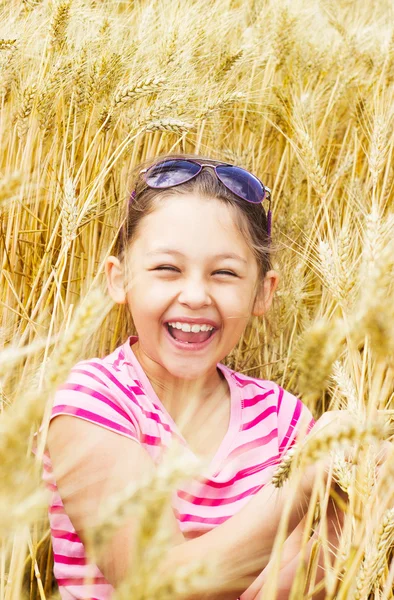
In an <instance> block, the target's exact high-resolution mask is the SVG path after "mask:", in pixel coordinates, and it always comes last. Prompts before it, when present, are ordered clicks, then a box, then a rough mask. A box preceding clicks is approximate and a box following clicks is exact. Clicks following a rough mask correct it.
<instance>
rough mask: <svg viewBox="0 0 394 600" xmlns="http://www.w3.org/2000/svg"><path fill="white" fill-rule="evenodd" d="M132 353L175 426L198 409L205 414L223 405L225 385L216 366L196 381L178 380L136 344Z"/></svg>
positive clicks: (183, 421) (187, 418) (187, 419)
mask: <svg viewBox="0 0 394 600" xmlns="http://www.w3.org/2000/svg"><path fill="white" fill-rule="evenodd" d="M133 352H134V355H135V356H136V358H137V360H138V362H139V363H140V365H141V366H142V368H143V369H144V372H145V374H146V376H147V377H148V379H149V381H150V383H151V385H152V387H153V389H154V391H155V392H156V395H157V397H158V398H159V400H160V402H161V403H162V404H163V405H164V407H165V408H166V410H167V411H168V413H169V414H170V415H171V417H172V419H173V420H174V421H175V423H176V424H177V425H179V426H181V425H182V424H184V423H187V422H188V421H190V419H192V418H193V417H194V416H195V415H196V414H197V413H199V412H201V409H204V411H207V412H208V411H210V410H211V409H214V408H215V407H216V406H218V405H219V404H220V403H223V398H224V397H225V396H226V394H227V392H228V384H227V381H226V379H225V377H224V376H223V374H222V373H221V372H220V371H219V369H217V367H216V365H215V367H214V368H213V369H212V370H211V371H210V372H209V373H207V374H206V375H204V377H201V378H199V379H180V378H177V377H173V376H171V375H169V374H168V372H166V371H165V369H163V367H162V366H161V365H159V364H158V363H156V362H155V361H153V360H152V359H151V358H149V357H148V356H146V354H145V353H144V351H143V350H142V349H141V347H140V345H139V342H136V343H135V344H133Z"/></svg>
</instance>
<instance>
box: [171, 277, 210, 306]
mask: <svg viewBox="0 0 394 600" xmlns="http://www.w3.org/2000/svg"><path fill="white" fill-rule="evenodd" d="M178 300H179V302H180V304H182V305H183V306H189V307H190V308H191V309H194V310H196V309H199V308H200V307H201V306H209V305H210V304H212V299H211V296H210V294H209V286H208V284H207V283H206V282H205V281H204V280H203V279H202V278H201V277H197V276H196V277H188V278H187V279H184V280H183V282H182V289H181V292H180V294H179V296H178Z"/></svg>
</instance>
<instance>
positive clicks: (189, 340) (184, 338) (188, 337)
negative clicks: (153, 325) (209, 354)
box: [165, 323, 216, 344]
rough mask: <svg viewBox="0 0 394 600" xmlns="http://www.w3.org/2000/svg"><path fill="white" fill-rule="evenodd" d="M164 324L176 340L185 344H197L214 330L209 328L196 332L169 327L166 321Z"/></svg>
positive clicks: (208, 336)
mask: <svg viewBox="0 0 394 600" xmlns="http://www.w3.org/2000/svg"><path fill="white" fill-rule="evenodd" d="M165 326H166V327H167V330H168V332H169V333H170V335H171V337H172V338H174V340H176V341H177V342H184V343H186V344H198V343H202V342H206V341H207V340H208V339H209V338H210V337H211V335H212V334H213V333H214V332H215V331H216V329H211V330H210V331H199V332H198V333H193V332H191V331H182V329H174V327H171V326H170V325H169V324H168V323H166V324H165Z"/></svg>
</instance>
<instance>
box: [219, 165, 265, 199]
mask: <svg viewBox="0 0 394 600" xmlns="http://www.w3.org/2000/svg"><path fill="white" fill-rule="evenodd" d="M216 173H217V176H218V177H219V179H220V181H221V182H222V183H223V184H224V185H225V186H226V187H227V188H228V189H229V190H231V191H232V192H233V193H234V194H236V195H237V196H240V197H241V198H243V199H244V200H247V201H248V202H252V203H254V204H258V203H260V202H262V201H263V200H264V196H265V189H264V186H263V184H262V183H261V181H259V180H258V179H257V177H255V176H254V175H252V173H248V171H245V169H241V167H233V166H230V165H223V166H219V167H216Z"/></svg>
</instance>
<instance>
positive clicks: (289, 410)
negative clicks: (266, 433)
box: [277, 386, 315, 456]
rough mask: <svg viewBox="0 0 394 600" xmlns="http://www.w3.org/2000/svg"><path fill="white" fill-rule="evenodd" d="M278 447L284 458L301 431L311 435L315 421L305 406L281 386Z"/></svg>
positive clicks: (278, 408) (278, 411)
mask: <svg viewBox="0 0 394 600" xmlns="http://www.w3.org/2000/svg"><path fill="white" fill-rule="evenodd" d="M277 414H278V445H279V454H280V455H281V456H282V455H283V454H285V453H286V452H287V450H288V449H289V448H290V447H291V446H292V445H293V444H294V443H295V442H296V440H297V435H298V433H299V432H300V431H305V428H306V433H309V431H310V430H311V428H312V427H313V425H314V424H315V420H314V418H313V416H312V413H311V411H310V410H309V408H308V407H307V406H305V404H303V403H302V402H301V400H299V398H296V396H293V394H290V392H287V391H286V390H284V389H283V388H281V387H280V386H279V394H278V406H277Z"/></svg>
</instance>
